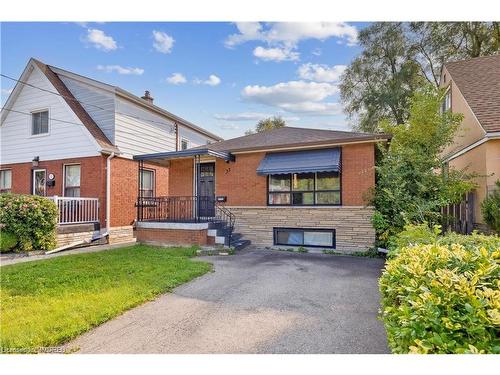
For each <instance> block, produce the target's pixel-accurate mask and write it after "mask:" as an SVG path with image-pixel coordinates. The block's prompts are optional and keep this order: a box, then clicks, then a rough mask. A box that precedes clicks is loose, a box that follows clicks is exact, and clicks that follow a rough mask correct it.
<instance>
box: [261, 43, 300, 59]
mask: <svg viewBox="0 0 500 375" xmlns="http://www.w3.org/2000/svg"><path fill="white" fill-rule="evenodd" d="M253 55H254V56H255V57H258V58H259V59H262V60H265V61H287V60H288V61H295V60H298V59H299V56H300V54H299V53H298V52H294V51H292V49H291V48H280V47H277V48H264V47H261V46H259V47H257V48H255V49H254V50H253Z"/></svg>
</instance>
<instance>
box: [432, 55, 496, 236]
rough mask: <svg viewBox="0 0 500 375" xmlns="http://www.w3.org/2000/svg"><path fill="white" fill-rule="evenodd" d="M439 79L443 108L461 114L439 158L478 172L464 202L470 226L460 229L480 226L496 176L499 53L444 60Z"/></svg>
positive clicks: (481, 226)
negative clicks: (451, 136)
mask: <svg viewBox="0 0 500 375" xmlns="http://www.w3.org/2000/svg"><path fill="white" fill-rule="evenodd" d="M440 82H441V87H443V88H446V89H447V94H446V98H445V100H444V102H443V110H450V111H452V112H456V113H462V114H463V116H464V119H463V121H462V124H461V125H460V129H459V131H458V133H457V135H456V137H455V140H454V143H453V144H452V145H451V146H449V147H448V148H447V149H446V150H445V151H444V154H443V159H444V161H445V163H447V164H448V165H449V166H450V167H453V168H455V169H463V168H467V171H468V172H475V173H477V174H478V175H479V177H478V178H477V179H476V183H477V184H478V187H477V189H476V190H475V191H474V192H473V194H472V196H470V197H468V202H467V205H466V206H467V207H469V208H470V211H469V210H467V211H466V212H467V213H470V214H471V215H470V217H463V219H464V220H463V221H464V222H463V224H464V226H465V225H467V224H468V223H472V225H471V227H470V228H461V229H462V231H466V232H469V231H470V230H472V229H473V228H480V229H484V222H483V217H482V215H481V202H482V201H483V199H484V198H485V197H486V196H487V194H488V193H489V192H491V191H492V190H493V189H494V188H495V181H496V180H498V179H500V55H496V56H487V57H478V58H473V59H469V60H464V61H455V62H450V63H447V64H445V66H444V67H443V70H442V73H441V80H440ZM462 206H465V204H464V205H462ZM463 213H464V210H462V214H463ZM455 214H459V215H460V214H461V213H460V212H455ZM461 216H464V215H461ZM466 216H469V215H466Z"/></svg>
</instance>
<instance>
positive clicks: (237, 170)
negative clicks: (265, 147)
mask: <svg viewBox="0 0 500 375" xmlns="http://www.w3.org/2000/svg"><path fill="white" fill-rule="evenodd" d="M264 156H265V152H256V153H251V154H239V155H236V160H235V162H234V163H233V162H231V163H226V162H225V161H224V160H221V159H217V161H216V163H215V194H216V195H225V196H227V202H226V205H228V206H265V205H266V202H267V180H266V177H265V176H259V175H257V172H256V170H257V167H258V166H259V164H260V162H261V160H262V158H264Z"/></svg>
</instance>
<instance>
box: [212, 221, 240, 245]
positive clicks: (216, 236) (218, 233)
mask: <svg viewBox="0 0 500 375" xmlns="http://www.w3.org/2000/svg"><path fill="white" fill-rule="evenodd" d="M229 234H230V228H228V227H227V225H226V224H225V223H224V222H222V221H220V222H213V223H209V224H208V233H207V236H208V243H209V244H210V245H213V246H214V248H220V249H221V251H223V252H224V251H226V252H227V250H228V249H234V250H241V249H243V248H245V247H247V246H248V245H250V241H249V240H245V239H243V236H242V235H241V234H240V233H234V232H233V233H232V235H231V243H229Z"/></svg>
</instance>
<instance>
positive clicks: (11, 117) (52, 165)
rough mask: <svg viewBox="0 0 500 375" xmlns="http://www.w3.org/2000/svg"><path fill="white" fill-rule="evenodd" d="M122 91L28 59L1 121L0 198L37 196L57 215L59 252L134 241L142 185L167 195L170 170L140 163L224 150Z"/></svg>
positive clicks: (211, 138)
mask: <svg viewBox="0 0 500 375" xmlns="http://www.w3.org/2000/svg"><path fill="white" fill-rule="evenodd" d="M220 140H221V138H220V137H218V136H217V135H214V134H212V133H210V132H208V131H206V130H204V129H202V128H200V127H198V126H196V125H194V124H192V123H190V122H188V121H186V120H184V119H182V118H180V117H178V116H176V115H174V114H172V113H170V112H168V111H166V110H164V109H162V108H160V107H158V106H156V105H154V104H153V98H152V97H151V95H150V94H149V92H148V91H146V93H145V95H144V96H143V97H137V96H135V95H133V94H131V93H129V92H127V91H125V90H123V89H121V88H119V87H116V86H112V85H108V84H105V83H102V82H99V81H95V80H93V79H90V78H87V77H83V76H80V75H78V74H75V73H72V72H68V71H65V70H62V69H59V68H56V67H53V66H49V65H46V64H44V63H42V62H41V61H38V60H36V59H33V58H32V59H30V60H29V62H28V64H27V65H26V68H25V69H24V71H23V73H22V75H21V77H20V78H19V80H18V82H17V84H16V86H15V88H14V90H13V91H12V93H11V95H10V96H9V98H8V100H7V102H6V103H5V105H4V109H3V110H2V112H1V121H0V142H1V144H0V192H2V193H5V192H12V193H22V194H36V195H41V196H46V197H48V198H51V199H54V200H55V201H56V202H57V204H58V206H59V224H60V225H59V236H58V240H59V244H60V245H62V244H66V243H69V242H74V241H75V240H81V239H85V240H89V239H90V238H92V236H93V237H94V238H95V237H97V236H101V237H109V241H110V242H124V241H129V240H132V223H133V221H134V219H135V217H136V208H135V201H136V198H137V186H138V183H139V181H142V185H141V186H140V189H141V191H142V194H143V196H148V195H150V196H161V195H167V194H168V191H167V189H168V178H169V176H168V174H169V173H168V167H167V166H165V165H163V166H162V165H158V164H147V163H146V164H144V166H143V168H142V169H141V171H140V172H139V173H138V167H137V162H136V161H133V160H132V158H133V157H134V155H142V154H149V153H158V152H168V151H178V150H183V149H187V148H192V147H196V146H201V145H206V144H209V143H213V142H218V141H220Z"/></svg>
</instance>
